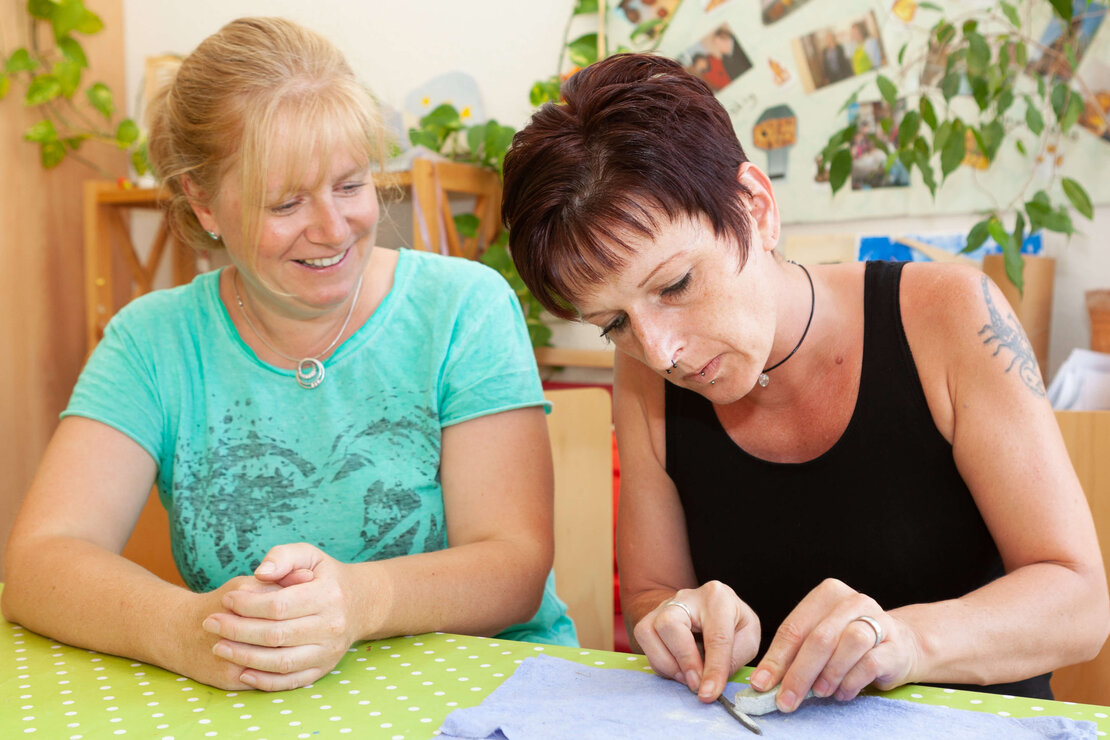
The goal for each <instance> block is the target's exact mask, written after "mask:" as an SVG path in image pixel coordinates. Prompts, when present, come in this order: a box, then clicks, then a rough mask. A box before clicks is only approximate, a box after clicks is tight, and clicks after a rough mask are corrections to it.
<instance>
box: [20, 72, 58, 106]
mask: <svg viewBox="0 0 1110 740" xmlns="http://www.w3.org/2000/svg"><path fill="white" fill-rule="evenodd" d="M61 92H62V83H61V82H59V81H58V78H57V77H55V76H54V75H39V76H38V77H36V78H35V79H33V80H31V84H30V86H29V87H28V88H27V96H26V97H25V98H24V100H23V104H24V105H27V106H32V105H42V104H43V103H45V102H47V101H50V100H53V99H54V98H56V97H58V95H59V94H60V93H61Z"/></svg>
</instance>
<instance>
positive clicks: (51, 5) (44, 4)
mask: <svg viewBox="0 0 1110 740" xmlns="http://www.w3.org/2000/svg"><path fill="white" fill-rule="evenodd" d="M57 8H58V0H27V14H28V15H30V16H31V17H32V18H38V19H39V20H40V21H48V20H50V19H51V18H52V17H53V15H54V11H55V10H56V9H57Z"/></svg>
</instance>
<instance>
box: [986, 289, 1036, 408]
mask: <svg viewBox="0 0 1110 740" xmlns="http://www.w3.org/2000/svg"><path fill="white" fill-rule="evenodd" d="M981 284H982V286H983V300H984V301H986V304H987V313H988V314H989V315H990V323H988V324H984V325H983V328H982V329H980V330H979V336H981V337H984V339H983V344H985V345H987V346H990V345H991V343H995V345H994V354H993V355H991V356H992V357H998V353H999V352H1001V351H1002V350H1004V349H1005V350H1006V351H1007V352H1010V353H1011V354H1012V355H1013V357H1012V358H1011V359H1010V364H1009V365H1007V366H1006V372H1010V371H1011V370H1013V369H1014V368H1015V367H1016V368H1017V372H1018V376H1019V377H1020V378H1021V380H1022V382H1024V383H1025V387H1026V388H1028V389H1029V390H1030V391H1031V392H1032V393H1033V394H1034V395H1036V396H1039V397H1042V398H1043V397H1044V395H1045V390H1044V381H1042V380H1041V371H1040V368H1039V367H1037V358H1036V357H1035V356H1034V355H1033V346H1032V345H1031V344H1029V339H1028V338H1026V336H1025V331H1024V330H1023V329H1022V328H1021V324H1020V323H1019V322H1018V320H1017V318H1016V317H1015V316H1014V314H1013V313H1012V312H1010V311H1007V312H1006V315H1005V316H1003V315H1002V312H1001V311H999V310H998V306H996V305H995V303H994V299H992V298H991V292H990V281H989V280H988V279H987V276H986V275H984V276H983V281H982V283H981Z"/></svg>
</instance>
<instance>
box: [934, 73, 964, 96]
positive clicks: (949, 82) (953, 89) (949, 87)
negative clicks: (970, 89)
mask: <svg viewBox="0 0 1110 740" xmlns="http://www.w3.org/2000/svg"><path fill="white" fill-rule="evenodd" d="M963 79H964V76H963V75H962V74H960V73H959V72H949V73H948V74H946V75H945V76H944V79H942V80H941V81H940V92H941V95H943V96H944V99H945V101H950V100H952V98H954V97H956V93H958V92H959V91H960V83H961V82H962V81H963Z"/></svg>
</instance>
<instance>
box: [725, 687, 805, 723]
mask: <svg viewBox="0 0 1110 740" xmlns="http://www.w3.org/2000/svg"><path fill="white" fill-rule="evenodd" d="M781 688H782V685H781V684H780V685H778V686H776V687H775V688H773V689H771V690H770V691H762V692H761V691H756V690H755V689H753V688H752V687H751V686H749V687H748V688H746V689H741V690H740V691H737V692H736V696H734V697H732V703H733V704H735V705H736V708H737V709H739V710H740V711H741V712H743V713H744V714H747V715H750V716H752V717H759V716H761V715H764V714H769V713H771V712H777V711H778V710H779V708H778V706H777V705H776V704H775V697H777V696H778V695H779V689H781ZM812 696H814V693H813V692H812V691H810V692H809V693H808V694H806V695H805V698H806V699H809V698H810V697H812ZM803 701H804V699H803Z"/></svg>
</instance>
